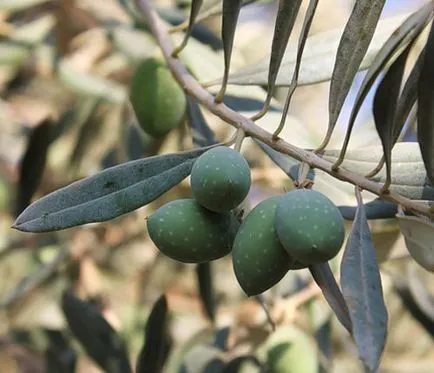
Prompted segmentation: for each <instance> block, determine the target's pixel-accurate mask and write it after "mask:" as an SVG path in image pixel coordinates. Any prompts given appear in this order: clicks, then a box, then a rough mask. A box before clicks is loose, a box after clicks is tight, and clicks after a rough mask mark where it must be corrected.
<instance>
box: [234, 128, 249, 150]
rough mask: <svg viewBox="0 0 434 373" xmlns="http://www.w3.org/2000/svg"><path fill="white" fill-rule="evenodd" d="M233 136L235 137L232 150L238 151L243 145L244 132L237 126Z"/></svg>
mask: <svg viewBox="0 0 434 373" xmlns="http://www.w3.org/2000/svg"><path fill="white" fill-rule="evenodd" d="M235 136H236V137H235V146H234V150H235V151H237V152H238V153H240V151H241V146H242V145H243V141H244V139H245V137H246V133H245V132H244V131H243V130H242V129H241V128H238V130H237V132H236V135H235Z"/></svg>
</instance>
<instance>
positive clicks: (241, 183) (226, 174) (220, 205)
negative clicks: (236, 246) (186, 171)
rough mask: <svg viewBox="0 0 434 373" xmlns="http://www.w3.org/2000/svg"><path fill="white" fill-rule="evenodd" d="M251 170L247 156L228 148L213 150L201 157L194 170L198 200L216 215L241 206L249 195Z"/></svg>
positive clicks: (192, 177) (194, 183) (192, 183)
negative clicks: (245, 157)
mask: <svg viewBox="0 0 434 373" xmlns="http://www.w3.org/2000/svg"><path fill="white" fill-rule="evenodd" d="M250 184H251V177H250V168H249V165H248V163H247V161H246V160H245V159H244V157H243V156H242V155H241V154H240V153H238V152H236V151H235V150H232V149H230V148H228V147H226V146H218V147H216V148H213V149H211V150H209V151H207V152H206V153H204V154H203V155H202V156H200V157H199V158H198V159H197V160H196V162H195V163H194V165H193V168H192V170H191V189H192V191H193V195H194V198H195V199H196V200H197V201H198V202H199V204H201V205H202V206H204V207H206V208H207V209H208V210H211V211H215V212H224V211H229V210H232V209H234V208H235V207H237V206H238V205H239V204H240V203H241V202H242V201H243V200H244V198H245V197H246V196H247V194H248V192H249V189H250Z"/></svg>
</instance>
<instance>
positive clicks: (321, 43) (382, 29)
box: [202, 15, 407, 87]
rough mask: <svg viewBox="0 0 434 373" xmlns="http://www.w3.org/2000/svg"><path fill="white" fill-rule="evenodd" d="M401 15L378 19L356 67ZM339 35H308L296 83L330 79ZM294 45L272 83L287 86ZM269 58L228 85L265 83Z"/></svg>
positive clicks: (369, 59) (335, 31)
mask: <svg viewBox="0 0 434 373" xmlns="http://www.w3.org/2000/svg"><path fill="white" fill-rule="evenodd" d="M406 18H407V17H406V16H405V15H399V16H395V17H388V18H385V19H382V20H380V21H379V22H378V26H377V28H376V30H375V33H374V37H373V39H372V41H371V44H370V45H369V48H368V51H367V53H366V55H365V57H364V58H363V61H362V63H361V64H360V66H359V71H360V70H365V69H367V68H368V67H369V66H370V65H371V63H372V62H373V60H374V58H375V57H376V56H377V54H378V52H379V51H380V49H381V48H382V47H383V45H384V43H385V42H386V41H387V40H388V38H389V37H390V36H391V35H392V34H393V33H394V31H395V30H396V28H397V27H399V26H400V25H401V24H402V22H404V21H405V19H406ZM341 35H342V30H341V29H331V30H327V31H322V32H319V33H316V34H314V35H311V36H309V37H308V38H307V40H306V46H305V48H304V53H303V59H302V64H301V66H300V72H299V77H298V86H302V85H309V84H316V83H320V82H324V81H327V80H330V78H331V76H332V74H333V67H334V64H335V55H336V50H337V48H338V46H339V40H340V37H341ZM297 53H298V44H297V43H294V42H291V43H289V44H288V47H287V48H286V53H285V56H284V58H283V61H282V64H281V67H280V70H279V73H278V75H277V80H276V86H280V87H289V86H290V85H291V82H292V76H293V74H294V71H295V66H296V63H297ZM268 69H269V59H268V58H267V59H264V60H262V61H260V62H258V63H255V64H254V65H251V66H246V67H244V68H241V69H239V70H237V71H236V72H234V73H231V74H230V75H229V81H228V82H229V84H232V85H248V86H253V85H267V83H268ZM204 79H207V81H206V82H205V83H204V84H205V85H206V86H213V85H217V84H221V81H222V79H221V78H220V79H216V80H213V79H212V78H210V77H202V80H204Z"/></svg>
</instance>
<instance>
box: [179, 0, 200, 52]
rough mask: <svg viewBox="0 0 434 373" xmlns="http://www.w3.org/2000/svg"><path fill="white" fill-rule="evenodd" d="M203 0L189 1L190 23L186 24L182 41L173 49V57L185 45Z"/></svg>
mask: <svg viewBox="0 0 434 373" xmlns="http://www.w3.org/2000/svg"><path fill="white" fill-rule="evenodd" d="M202 4H203V0H191V9H190V21H189V24H188V28H187V31H186V33H185V36H184V40H183V41H182V43H181V45H180V46H179V47H177V48H176V49H175V51H174V52H173V55H174V56H177V55H178V54H179V53H180V52H181V51H182V50H183V49H184V48H185V46H186V45H187V43H188V39H189V38H190V35H191V31H192V28H193V26H194V23H195V21H196V17H197V15H198V14H199V11H200V8H201V7H202Z"/></svg>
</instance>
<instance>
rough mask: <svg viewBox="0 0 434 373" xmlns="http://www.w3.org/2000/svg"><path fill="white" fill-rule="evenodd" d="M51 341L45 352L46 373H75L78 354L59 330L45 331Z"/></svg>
mask: <svg viewBox="0 0 434 373" xmlns="http://www.w3.org/2000/svg"><path fill="white" fill-rule="evenodd" d="M45 335H46V336H47V339H48V341H49V344H48V346H47V349H46V351H45V373H59V372H62V373H75V372H76V365H77V353H76V352H75V351H74V350H73V349H72V348H71V346H70V343H69V341H68V340H67V338H66V337H65V336H64V334H63V333H62V332H61V331H59V330H51V329H48V330H45Z"/></svg>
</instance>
